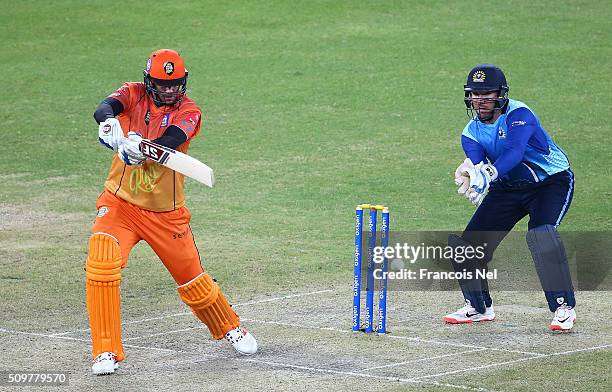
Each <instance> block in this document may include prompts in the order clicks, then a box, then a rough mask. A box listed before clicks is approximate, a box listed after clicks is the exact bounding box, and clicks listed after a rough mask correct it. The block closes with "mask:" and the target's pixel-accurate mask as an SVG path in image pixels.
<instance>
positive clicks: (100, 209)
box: [96, 207, 110, 218]
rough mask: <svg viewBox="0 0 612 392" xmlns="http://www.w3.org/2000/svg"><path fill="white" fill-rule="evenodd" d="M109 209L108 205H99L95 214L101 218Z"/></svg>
mask: <svg viewBox="0 0 612 392" xmlns="http://www.w3.org/2000/svg"><path fill="white" fill-rule="evenodd" d="M109 211H110V208H108V207H100V208H99V209H98V213H97V214H96V216H97V217H98V218H102V217H103V216H104V215H106V214H108V212H109Z"/></svg>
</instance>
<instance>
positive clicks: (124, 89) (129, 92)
mask: <svg viewBox="0 0 612 392" xmlns="http://www.w3.org/2000/svg"><path fill="white" fill-rule="evenodd" d="M132 84H133V83H124V84H123V86H121V87H119V88H118V89H117V91H115V92H114V93H112V94H111V95H109V96H108V98H113V99H115V100H117V101H119V103H121V106H122V107H123V111H124V112H128V111H130V110H131V108H132V106H133V102H134V100H135V98H136V97H135V95H136V94H135V91H133V89H132V88H131V85H132ZM108 98H107V99H108Z"/></svg>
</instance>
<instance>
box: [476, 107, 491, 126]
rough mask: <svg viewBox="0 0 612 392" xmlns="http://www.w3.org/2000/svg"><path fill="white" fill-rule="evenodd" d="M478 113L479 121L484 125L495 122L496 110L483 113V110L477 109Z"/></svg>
mask: <svg viewBox="0 0 612 392" xmlns="http://www.w3.org/2000/svg"><path fill="white" fill-rule="evenodd" d="M476 113H477V114H478V120H479V121H480V122H482V123H487V122H489V121H491V120H493V116H495V109H491V110H487V111H483V110H482V109H476Z"/></svg>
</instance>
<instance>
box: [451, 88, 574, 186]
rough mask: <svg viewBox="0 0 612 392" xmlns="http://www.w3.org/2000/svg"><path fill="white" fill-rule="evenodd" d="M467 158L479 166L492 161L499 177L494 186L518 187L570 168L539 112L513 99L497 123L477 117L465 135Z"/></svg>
mask: <svg viewBox="0 0 612 392" xmlns="http://www.w3.org/2000/svg"><path fill="white" fill-rule="evenodd" d="M461 144H462V146H463V149H464V151H465V155H466V156H467V157H468V158H470V160H471V161H472V162H473V163H474V164H477V163H479V162H483V161H486V160H488V161H489V162H490V163H492V164H493V165H494V166H495V168H496V169H497V171H498V174H499V177H498V179H497V180H496V181H494V182H493V183H492V184H491V187H493V188H494V187H502V188H517V187H519V188H520V187H523V186H525V185H529V184H534V183H538V182H541V181H543V180H545V179H546V178H548V177H549V176H551V175H553V174H556V173H559V172H562V171H564V170H567V169H569V166H570V164H569V160H568V158H567V155H566V154H565V152H564V151H563V150H562V149H561V148H560V147H559V146H557V145H556V144H555V142H553V140H552V139H551V138H550V136H549V135H548V134H547V133H546V131H545V130H544V128H542V125H541V124H540V120H539V119H538V117H537V116H536V115H535V113H534V112H533V111H532V110H531V109H530V108H529V107H528V106H527V105H525V104H524V103H523V102H520V101H515V100H513V99H510V100H509V102H508V108H507V110H506V113H504V114H502V115H501V116H500V117H499V118H498V119H497V121H495V123H493V124H485V123H482V122H480V121H479V120H478V119H477V118H474V119H472V120H470V122H468V124H467V125H466V126H465V128H464V129H463V133H462V135H461Z"/></svg>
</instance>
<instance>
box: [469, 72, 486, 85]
mask: <svg viewBox="0 0 612 392" xmlns="http://www.w3.org/2000/svg"><path fill="white" fill-rule="evenodd" d="M486 78H487V75H486V74H485V73H484V71H480V70H478V71H476V72H474V75H472V82H476V83H484V81H485V79H486Z"/></svg>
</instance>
